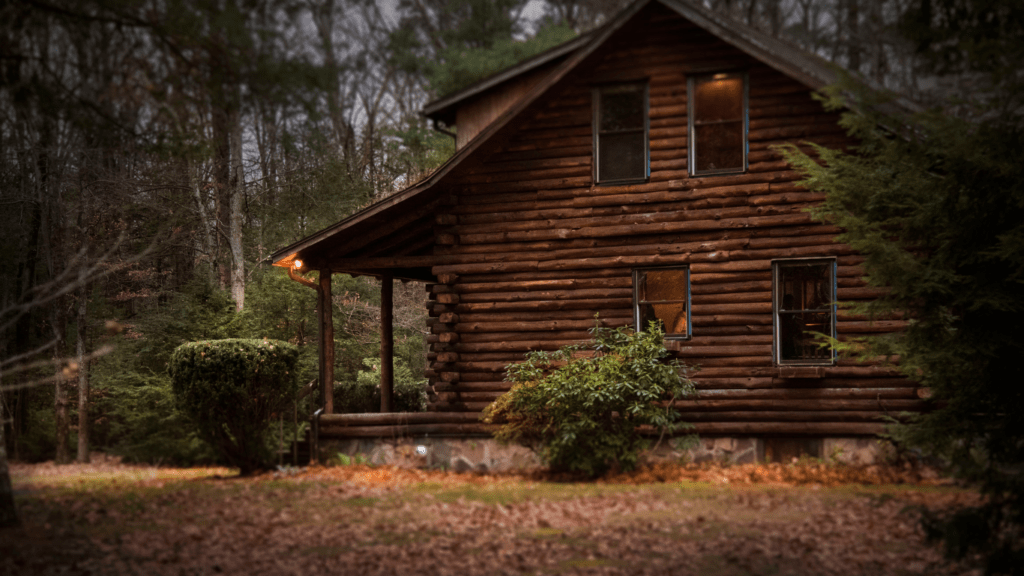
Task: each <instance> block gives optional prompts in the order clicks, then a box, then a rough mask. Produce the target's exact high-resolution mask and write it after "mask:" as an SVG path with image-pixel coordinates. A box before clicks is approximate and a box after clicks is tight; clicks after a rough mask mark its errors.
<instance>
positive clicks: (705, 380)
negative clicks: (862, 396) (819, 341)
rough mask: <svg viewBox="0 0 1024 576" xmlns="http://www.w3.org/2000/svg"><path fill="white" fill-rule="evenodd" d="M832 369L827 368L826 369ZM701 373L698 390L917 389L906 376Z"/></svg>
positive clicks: (696, 377)
mask: <svg viewBox="0 0 1024 576" xmlns="http://www.w3.org/2000/svg"><path fill="white" fill-rule="evenodd" d="M832 369H833V368H827V369H826V370H832ZM701 373H702V372H698V373H697V374H692V375H691V378H692V379H693V382H694V385H695V386H696V387H697V389H698V390H729V389H739V388H749V389H760V388H786V389H796V388H811V389H821V388H862V389H870V388H906V389H910V390H917V384H916V383H914V382H913V381H911V380H908V379H906V378H814V379H806V380H800V379H792V378H774V377H771V376H748V377H731V378H728V377H727V378H714V377H711V378H709V377H704V376H701V375H700V374H701ZM908 394H909V393H908ZM908 397H909V396H908Z"/></svg>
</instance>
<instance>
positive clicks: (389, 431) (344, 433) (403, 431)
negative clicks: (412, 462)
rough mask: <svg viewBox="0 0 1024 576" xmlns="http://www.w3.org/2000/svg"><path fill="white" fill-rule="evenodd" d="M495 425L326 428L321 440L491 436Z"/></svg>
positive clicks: (321, 430)
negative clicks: (425, 436) (423, 436)
mask: <svg viewBox="0 0 1024 576" xmlns="http://www.w3.org/2000/svg"><path fill="white" fill-rule="evenodd" d="M496 429H497V426H495V425H493V424H483V423H476V424H405V425H396V426H324V427H322V428H321V429H320V437H321V438H402V437H408V436H422V435H430V436H490V435H491V434H492V433H493V432H494V430H496Z"/></svg>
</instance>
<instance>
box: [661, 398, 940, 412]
mask: <svg viewBox="0 0 1024 576" xmlns="http://www.w3.org/2000/svg"><path fill="white" fill-rule="evenodd" d="M672 405H673V407H675V408H676V409H677V410H680V411H692V412H697V411H702V412H703V411H736V410H783V411H792V410H800V411H803V410H812V411H821V410H882V411H890V412H901V411H921V410H924V409H925V408H926V407H927V403H926V402H925V401H923V400H909V399H880V400H866V399H836V398H815V399H771V400H745V399H739V398H735V399H727V400H726V399H723V400H717V399H716V400H676V401H675V402H673V403H672Z"/></svg>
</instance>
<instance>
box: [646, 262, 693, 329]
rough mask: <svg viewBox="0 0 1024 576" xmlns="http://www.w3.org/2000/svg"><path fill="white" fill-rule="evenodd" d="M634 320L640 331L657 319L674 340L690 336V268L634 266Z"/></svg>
mask: <svg viewBox="0 0 1024 576" xmlns="http://www.w3.org/2000/svg"><path fill="white" fill-rule="evenodd" d="M633 320H634V324H635V326H636V329H637V330H638V331H640V330H646V329H647V327H648V326H650V323H651V322H656V323H658V324H660V325H661V327H662V328H663V329H664V330H665V337H666V338H670V339H673V340H687V339H689V338H690V270H689V268H687V267H685V266H676V267H662V268H638V269H636V270H633Z"/></svg>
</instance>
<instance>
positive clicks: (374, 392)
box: [334, 358, 427, 414]
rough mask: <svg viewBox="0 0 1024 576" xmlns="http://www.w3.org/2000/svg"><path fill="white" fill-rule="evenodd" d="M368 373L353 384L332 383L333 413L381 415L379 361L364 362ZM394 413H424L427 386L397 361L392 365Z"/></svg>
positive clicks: (374, 359)
mask: <svg viewBox="0 0 1024 576" xmlns="http://www.w3.org/2000/svg"><path fill="white" fill-rule="evenodd" d="M363 364H364V365H365V366H366V368H367V370H360V371H359V372H358V373H357V374H356V381H355V382H335V383H334V410H335V412H338V413H339V414H362V413H367V412H380V368H379V366H380V358H364V359H363ZM394 393H395V397H394V402H395V403H394V410H395V411H396V412H423V411H424V410H426V409H427V390H426V382H424V381H423V380H417V379H416V378H414V377H413V374H412V369H411V368H409V366H408V365H406V364H405V363H404V362H400V361H399V360H398V359H397V358H396V359H395V362H394Z"/></svg>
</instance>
